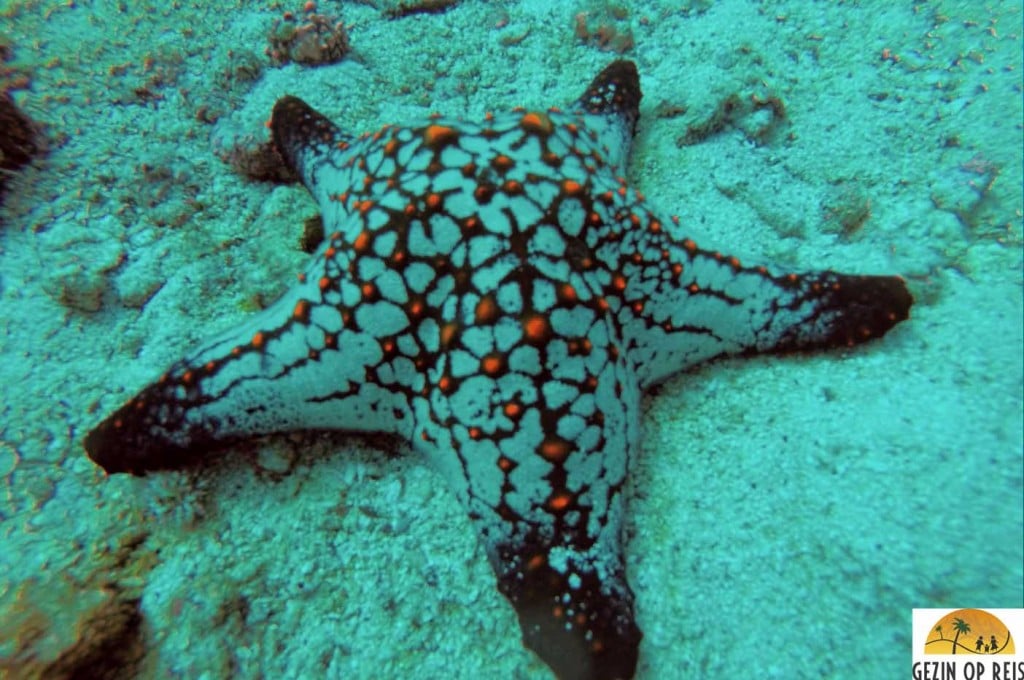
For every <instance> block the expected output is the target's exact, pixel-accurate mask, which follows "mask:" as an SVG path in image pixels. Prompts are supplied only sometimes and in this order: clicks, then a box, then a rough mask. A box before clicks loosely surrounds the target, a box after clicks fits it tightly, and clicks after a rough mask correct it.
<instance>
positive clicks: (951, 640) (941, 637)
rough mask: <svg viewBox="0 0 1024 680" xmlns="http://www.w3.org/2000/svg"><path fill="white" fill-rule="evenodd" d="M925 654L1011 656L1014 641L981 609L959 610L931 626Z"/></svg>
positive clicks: (1000, 622) (925, 645)
mask: <svg viewBox="0 0 1024 680" xmlns="http://www.w3.org/2000/svg"><path fill="white" fill-rule="evenodd" d="M924 653H925V654H1013V653H1014V649H1013V638H1011V637H1010V630H1009V628H1007V627H1006V626H1005V625H1003V622H1002V621H1000V620H999V619H998V618H996V617H995V616H993V615H992V614H989V613H988V612H987V611H985V610H984V609H958V610H956V611H955V612H950V613H949V614H946V615H945V616H943V617H942V618H941V619H939V620H938V621H937V622H936V624H935V625H934V626H932V629H931V632H929V633H928V639H927V640H926V641H925V643H924Z"/></svg>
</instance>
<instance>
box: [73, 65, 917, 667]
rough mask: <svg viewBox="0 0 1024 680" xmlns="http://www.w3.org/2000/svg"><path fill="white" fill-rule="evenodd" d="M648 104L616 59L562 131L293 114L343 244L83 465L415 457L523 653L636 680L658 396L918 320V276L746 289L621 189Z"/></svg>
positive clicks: (190, 364)
mask: <svg viewBox="0 0 1024 680" xmlns="http://www.w3.org/2000/svg"><path fill="white" fill-rule="evenodd" d="M640 98H641V92H640V82H639V76H638V74H637V69H636V66H635V65H634V64H633V63H632V62H628V61H616V62H613V63H612V64H610V65H609V66H608V67H607V68H605V69H604V70H603V71H602V72H601V73H600V74H599V75H598V76H597V77H596V78H595V79H594V81H593V82H592V83H591V85H590V86H589V87H588V88H587V89H586V91H585V92H584V93H583V95H582V96H581V97H580V98H579V100H577V101H576V102H575V103H574V104H573V105H572V106H570V107H568V108H567V109H566V110H564V111H562V110H559V109H549V110H547V111H540V110H525V109H515V110H512V111H510V112H507V113H504V114H500V115H490V114H489V115H487V116H486V117H485V118H484V120H482V121H481V122H477V123H472V122H466V121H462V120H458V119H453V118H442V117H440V116H431V117H430V118H429V119H427V120H424V121H422V122H421V123H419V124H418V125H413V126H408V127H398V126H385V127H384V128H382V129H380V130H379V131H377V132H375V133H373V134H368V135H363V136H361V137H358V138H356V137H352V136H350V135H348V134H346V133H345V132H343V131H342V130H341V129H339V128H338V127H337V126H335V125H334V124H333V123H331V122H330V121H329V120H327V118H325V117H324V116H322V115H321V114H319V113H317V112H316V111H314V110H313V109H312V108H310V107H309V106H308V105H307V104H305V103H304V102H303V101H302V100H300V99H298V98H296V97H292V96H286V97H283V98H282V99H280V100H279V101H278V102H277V103H276V104H275V106H274V110H273V114H272V117H271V122H270V128H271V136H272V140H273V144H274V146H275V147H276V149H277V151H278V153H279V154H280V155H281V157H282V158H283V159H284V162H285V163H286V164H287V166H289V167H290V168H291V169H292V170H294V172H295V174H296V175H297V176H298V177H300V178H301V180H302V182H303V183H304V184H305V186H306V188H307V189H308V190H309V191H310V193H311V194H312V195H313V197H314V198H315V199H316V201H317V202H318V203H319V207H320V210H321V213H322V218H323V223H324V225H325V226H326V230H327V231H329V232H331V233H330V235H329V237H327V238H326V239H325V241H324V243H323V244H322V245H321V247H320V248H319V250H318V251H317V252H316V253H315V254H314V255H313V257H312V259H311V262H310V264H309V267H308V269H307V270H306V271H305V273H304V274H302V275H300V277H299V283H298V284H297V285H295V286H294V287H293V288H292V289H291V290H289V291H287V292H286V293H284V295H283V296H282V297H281V298H280V299H279V300H278V301H277V302H276V303H275V304H273V305H271V306H270V307H269V308H267V309H266V310H264V311H262V312H260V313H258V314H256V315H253V316H252V317H250V318H249V319H248V320H246V321H245V322H243V323H242V324H241V325H240V326H239V327H237V328H235V329H233V330H230V331H228V332H227V333H224V334H222V335H220V336H218V337H215V338H213V339H212V340H210V341H209V342H208V343H206V344H205V345H204V346H202V347H201V348H200V349H198V350H196V351H194V352H192V353H191V354H190V355H189V356H187V357H186V358H185V359H183V360H181V361H179V362H177V363H175V364H174V365H173V366H171V367H170V368H169V369H168V370H167V372H166V373H164V374H163V376H162V377H160V378H159V379H158V380H157V381H156V382H155V383H153V384H152V385H150V386H149V387H147V388H145V389H144V390H143V391H142V392H141V393H139V394H138V395H137V396H136V397H134V398H133V399H131V400H130V401H129V402H128V403H126V404H125V405H124V406H123V407H121V408H120V409H119V410H117V411H116V412H115V413H113V414H112V415H110V416H109V417H108V418H107V419H106V420H104V421H103V422H102V423H101V424H100V425H98V426H97V427H96V428H95V429H94V430H93V431H92V432H90V434H89V435H88V436H87V437H86V439H85V448H86V450H87V452H88V455H89V456H90V458H92V460H93V461H95V462H96V463H98V464H99V465H100V466H101V467H102V468H103V469H104V470H106V471H107V472H108V473H115V472H128V473H132V474H136V475H140V474H145V473H147V472H148V471H151V470H159V469H171V468H178V467H181V466H183V465H185V464H187V463H193V462H195V461H196V460H197V459H200V458H202V457H204V456H208V455H211V451H212V450H214V449H216V448H223V447H224V445H225V444H227V443H229V442H231V441H236V440H238V439H239V438H244V437H251V436H255V435H262V434H269V433H277V432H285V431H291V430H299V429H336V430H347V431H356V432H385V433H391V434H394V435H398V436H400V437H402V438H404V439H405V440H408V441H409V442H411V444H412V447H413V448H414V449H415V450H417V451H419V452H420V453H422V454H423V456H425V458H426V459H427V460H428V461H429V462H430V463H431V464H432V465H433V466H434V467H435V468H436V469H437V470H439V471H440V472H441V473H442V474H443V475H444V477H445V478H446V479H447V481H448V483H449V484H450V486H451V488H452V490H453V491H454V493H455V495H456V496H457V497H458V499H459V501H461V503H462V505H463V506H464V508H465V510H466V512H467V513H468V514H469V517H470V518H471V520H472V523H473V525H474V526H475V529H476V531H477V533H478V535H479V538H480V540H481V542H482V544H483V546H484V547H485V549H486V553H487V556H488V559H489V560H490V563H491V565H492V566H493V568H494V571H495V573H496V575H497V580H498V587H499V589H500V590H501V592H502V593H503V594H504V595H505V596H506V597H507V598H508V599H509V600H510V601H511V603H512V605H513V607H514V608H515V610H516V613H517V615H518V618H519V622H520V626H521V628H522V632H523V641H524V644H525V645H527V646H528V647H529V648H531V649H533V650H534V651H535V652H536V653H537V654H538V655H539V656H540V657H541V658H542V659H543V660H544V661H545V662H546V663H547V664H548V665H549V666H550V667H551V668H552V669H553V670H554V672H555V673H556V675H558V676H559V677H560V678H574V679H575V678H578V679H588V680H589V679H604V678H629V677H632V676H633V673H634V671H635V667H636V663H637V656H638V650H639V644H640V640H641V637H642V633H641V632H640V629H639V628H638V626H637V624H636V622H635V620H634V596H633V592H632V591H631V589H630V587H629V584H628V583H627V581H626V575H625V567H624V560H623V545H622V537H621V526H622V518H623V512H624V501H623V494H622V489H623V485H624V483H625V480H626V475H627V473H628V471H629V468H630V462H631V460H632V459H633V457H634V456H635V455H636V453H637V450H638V444H639V441H640V398H641V395H642V394H643V392H644V390H646V389H648V388H649V387H651V386H652V385H654V384H656V383H657V382H659V381H661V380H663V379H665V378H666V377H668V376H670V375H672V374H674V373H678V372H680V371H683V370H686V369H688V368H690V367H692V366H694V365H696V364H698V363H701V362H704V361H707V360H709V359H712V358H714V357H718V356H722V355H736V354H751V353H757V352H774V353H781V352H790V351H798V350H810V349H815V348H842V347H848V346H852V345H854V344H857V343H860V342H863V341H866V340H869V339H871V338H877V337H880V336H882V335H883V334H885V333H886V332H887V331H888V330H889V329H890V328H892V327H893V326H894V325H895V324H897V323H899V322H900V321H902V320H904V319H906V318H907V317H908V314H909V309H910V306H911V304H912V298H911V296H910V294H909V293H908V291H907V288H906V285H905V283H904V281H903V279H902V278H900V277H897V276H860V275H850V274H840V273H835V272H832V271H819V272H806V273H783V272H778V271H776V270H773V269H769V268H767V267H763V266H745V265H743V264H741V263H740V261H739V260H738V259H736V258H735V257H729V256H726V255H723V254H721V253H718V252H714V251H711V250H705V249H702V248H701V247H699V246H698V245H697V244H696V243H695V242H694V241H693V240H692V239H690V238H686V237H682V236H680V235H679V234H677V233H676V231H677V229H676V227H675V225H672V224H671V221H670V220H667V219H665V218H664V217H662V216H661V214H660V213H659V212H658V211H657V210H656V209H655V208H654V207H652V206H651V205H650V204H649V203H648V202H647V201H646V199H645V198H644V197H643V195H642V194H641V193H640V192H639V191H637V190H636V189H634V188H632V187H631V186H630V185H629V184H628V183H627V182H626V180H625V179H623V176H624V175H625V167H626V163H627V161H628V156H629V151H630V145H631V142H632V138H633V135H634V132H635V129H636V125H637V120H638V117H639V104H640Z"/></svg>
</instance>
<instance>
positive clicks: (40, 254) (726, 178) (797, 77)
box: [0, 0, 1024, 678]
mask: <svg viewBox="0 0 1024 680" xmlns="http://www.w3.org/2000/svg"><path fill="white" fill-rule="evenodd" d="M180 4H181V6H180V7H176V8H173V9H172V8H170V7H168V6H167V5H166V4H165V3H152V4H149V3H144V4H137V6H132V7H130V8H129V7H128V6H127V4H126V5H125V6H124V8H119V6H118V5H117V4H116V3H95V4H91V3H85V2H74V3H43V2H27V3H22V2H5V3H2V4H0V7H2V8H3V9H2V13H0V37H2V40H3V42H4V43H5V44H8V45H10V46H11V50H10V51H11V54H12V56H11V59H10V60H9V61H7V62H6V64H5V65H4V66H3V68H2V69H0V74H2V77H3V81H2V82H4V83H5V87H8V86H9V84H10V83H15V84H16V85H17V88H16V89H15V90H14V91H13V95H14V98H15V100H16V101H17V102H18V103H19V105H21V106H22V108H23V109H24V110H25V111H26V112H28V113H29V115H31V116H32V117H33V118H35V119H36V120H38V121H41V122H43V123H45V124H46V135H47V138H48V140H49V146H50V151H49V153H48V154H47V155H45V156H44V157H42V158H39V159H38V160H36V161H35V162H34V163H33V164H32V165H31V166H29V167H27V168H25V169H24V170H22V171H21V172H19V173H18V174H17V175H16V176H14V177H12V178H11V179H10V180H9V181H8V183H7V184H8V186H7V193H6V196H5V202H4V205H3V207H2V208H0V224H2V226H0V258H2V260H0V320H2V323H3V329H2V333H0V350H2V355H0V356H2V360H0V385H2V386H3V387H2V389H3V396H4V398H3V401H2V406H0V474H2V475H3V493H2V494H0V520H2V524H0V537H2V542H0V675H4V676H9V677H12V678H20V677H70V676H72V675H74V674H75V673H76V672H78V673H80V674H81V673H92V674H95V673H96V672H98V670H99V669H117V670H116V672H115V675H114V676H113V677H117V676H120V677H131V676H132V675H138V676H139V677H182V678H193V677H209V678H219V677H259V676H261V675H263V676H274V677H338V678H341V677H344V678H380V677H386V678H390V677H404V678H436V677H455V678H477V677H495V678H505V677H508V678H544V677H550V671H548V669H547V667H546V666H545V665H544V664H543V663H542V662H541V661H539V660H538V659H537V658H536V657H535V656H534V655H533V654H532V653H530V652H528V651H526V650H524V649H523V648H522V646H521V644H520V632H519V628H518V625H517V623H516V618H515V613H514V612H513V610H512V608H511V606H509V604H508V603H507V602H506V601H505V600H504V598H502V597H501V595H500V594H499V593H498V591H497V590H496V589H495V588H494V576H493V573H492V572H491V569H490V567H489V565H488V563H487V560H486V557H485V555H484V553H483V551H482V549H481V548H480V547H479V546H478V545H477V543H476V540H475V538H474V536H473V532H472V528H471V526H470V524H469V522H468V520H467V519H466V518H465V516H464V514H463V512H462V510H461V509H460V508H459V506H458V504H457V502H456V499H455V497H454V495H453V494H452V493H451V492H450V491H449V490H448V489H447V488H446V487H445V484H444V482H443V481H442V479H441V478H440V477H439V476H438V475H436V474H435V473H434V472H432V471H431V470H429V469H428V468H426V467H425V466H423V465H421V464H420V463H419V462H417V461H416V460H415V458H414V457H413V456H411V455H407V454H406V452H405V451H404V449H402V448H398V449H397V450H396V449H395V447H394V445H393V444H392V443H390V442H382V441H374V440H369V441H367V440H360V439H354V438H346V437H343V436H315V435H296V436H291V437H278V438H268V439H263V440H259V441H256V442H248V443H243V444H240V445H238V446H236V447H235V448H233V449H229V450H228V451H226V452H225V454H224V455H223V456H222V457H221V458H220V459H218V460H216V461H211V462H210V463H209V464H208V465H204V466H201V467H199V468H197V469H195V470H191V471H189V472H185V473H164V474H157V475H152V476H150V477H147V478H142V479H137V478H128V477H126V476H124V475H116V476H111V477H109V478H108V477H106V476H105V475H104V474H103V473H102V471H101V470H100V469H99V468H97V467H96V466H95V465H94V464H93V463H92V462H91V461H89V460H88V459H87V458H86V457H85V455H84V452H83V450H82V445H81V441H82V438H83V437H84V435H85V434H86V433H87V432H88V431H89V430H90V429H91V428H92V427H94V426H95V425H96V424H97V423H98V422H99V421H100V420H101V419H102V418H104V417H105V416H106V415H108V414H109V413H110V412H111V411H113V410H114V409H115V408H117V407H118V406H119V405H120V404H121V403H123V402H124V401H125V400H126V399H128V398H129V397H131V396H132V395H133V394H134V393H135V392H137V391H138V390H139V389H140V388H142V387H143V386H145V385H146V384H148V383H149V382H150V381H152V380H153V379H155V378H156V377H157V376H159V375H160V373H161V372H162V371H163V370H164V369H165V368H166V367H167V365H169V364H170V363H171V362H173V361H175V360H177V359H178V358H180V357H181V356H182V355H183V354H184V353H186V352H187V351H189V349H190V348H192V347H194V346H195V345H196V343H198V342H201V341H202V340H203V339H204V338H206V337H208V336H209V335H210V334H211V333H213V332H216V331H218V330H222V329H225V328H230V327H231V326H233V325H235V324H237V323H238V322H239V321H240V320H242V319H244V318H245V317H246V316H247V315H249V314H251V313H252V312H253V311H254V310H255V309H258V308H260V307H261V306H263V305H264V304H266V302H268V301H270V300H273V299H274V298H275V297H276V296H277V295H279V294H280V293H281V292H282V291H283V290H285V288H286V287H287V286H288V285H290V284H291V282H292V281H294V278H293V277H294V276H295V273H296V272H298V271H301V270H302V269H303V267H304V263H305V262H306V260H307V258H308V256H307V255H306V254H305V253H303V252H302V250H301V249H300V248H299V240H300V237H301V234H302V230H303V223H304V221H305V220H307V219H308V218H311V217H314V216H315V215H316V211H317V209H316V206H315V204H314V203H313V202H312V200H310V198H309V197H308V194H307V192H306V191H305V190H304V189H303V188H301V187H300V186H298V185H278V184H272V183H268V182H263V181H254V180H252V179H249V178H247V177H245V176H243V175H241V174H239V173H237V172H236V171H235V170H234V169H233V167H232V165H231V163H230V162H226V161H225V159H227V161H235V162H236V167H237V166H238V163H237V161H238V159H239V156H240V152H239V151H238V150H239V149H241V150H245V149H251V148H254V147H255V146H256V145H257V144H258V143H259V142H260V141H261V140H263V139H265V138H266V137H265V136H266V131H265V128H264V126H263V124H264V121H266V119H267V118H268V116H269V111H270V109H271V107H272V105H273V102H274V101H275V100H276V99H277V98H278V97H280V96H282V95H283V94H285V93H291V94H295V95H298V96H301V97H302V98H304V99H306V100H307V101H309V102H310V103H311V104H312V105H314V106H315V107H317V108H318V109H319V110H321V111H323V112H325V113H326V114H327V115H329V116H330V117H331V118H332V119H333V120H335V121H337V122H338V123H339V124H341V125H343V126H347V127H348V128H350V129H351V130H352V131H353V132H363V131H373V130H376V129H378V128H379V127H380V126H381V125H382V124H384V123H388V122H395V123H402V122H403V121H406V120H412V119H418V118H419V117H421V116H423V115H425V114H427V113H430V112H432V111H438V112H443V113H448V114H453V115H463V116H465V117H466V118H480V117H482V116H483V115H484V114H485V113H486V112H487V111H491V110H503V109H508V108H511V107H513V106H517V105H524V106H537V107H547V106H552V105H567V104H569V103H571V102H572V101H573V100H574V99H575V98H576V97H577V96H579V93H580V92H581V91H582V89H583V88H584V87H585V86H586V84H587V83H588V82H589V81H590V79H591V78H592V77H593V75H594V74H596V73H597V72H598V71H599V70H600V69H601V68H602V67H603V66H604V65H605V64H607V63H608V62H609V61H610V60H612V59H613V58H615V57H616V56H618V53H616V52H612V51H608V50H607V49H602V48H607V47H615V48H626V51H625V53H624V56H625V57H627V58H630V59H633V60H635V61H636V62H637V64H638V67H639V70H640V74H641V84H642V87H643V91H644V99H643V102H642V105H641V121H640V128H639V131H638V137H637V140H636V142H635V145H634V152H633V160H632V163H631V170H630V180H631V181H632V182H633V183H635V184H636V185H637V186H638V187H639V188H641V189H642V190H643V191H644V193H645V194H646V195H647V196H648V197H650V198H651V199H652V200H653V201H654V202H656V203H657V204H658V205H659V206H661V207H662V208H663V209H664V210H665V211H667V212H668V213H670V214H676V215H678V216H679V221H680V225H679V227H677V229H678V231H679V233H680V235H686V236H689V235H693V234H698V235H703V236H702V238H701V243H702V244H703V243H714V244H717V245H718V246H719V247H721V248H722V249H723V251H725V252H728V253H731V254H736V255H737V256H739V257H740V258H741V259H742V260H743V261H744V262H748V261H749V262H756V261H765V262H774V263H778V264H781V265H784V266H791V267H808V268H812V267H829V268H835V269H838V270H842V271H851V272H863V273H898V274H901V275H902V276H904V277H905V278H906V279H907V281H908V284H909V285H910V287H911V289H912V291H913V293H914V295H915V297H916V300H917V302H916V304H915V306H914V308H913V310H912V318H911V319H910V321H909V322H906V323H904V324H902V325H900V326H899V327H897V328H896V329H895V330H893V331H892V332H891V333H890V334H889V335H888V336H886V337H885V338H884V339H883V340H881V341H879V342H876V343H873V344H870V345H865V346H862V347H858V348H856V349H853V350H850V351H840V352H830V353H824V354H815V355H808V356H790V357H785V358H779V359H776V358H771V357H762V358H756V359H747V360H739V359H737V360H730V361H723V362H718V363H715V364H713V365H710V366H706V367H703V368H701V369H699V370H697V371H694V372H691V373H688V374H686V375H682V376H679V377H676V378H674V379H672V380H671V381H669V382H668V383H666V384H665V385H663V386H661V387H660V388H658V390H657V391H656V393H655V394H653V395H651V396H650V397H649V398H648V399H646V400H645V402H644V410H643V428H644V447H643V451H642V454H641V455H640V457H639V460H638V461H637V463H636V464H635V465H634V468H633V470H632V474H631V482H630V487H629V488H628V489H627V498H628V504H629V519H628V521H627V524H626V536H627V541H628V547H627V563H628V564H627V567H628V572H629V578H630V582H631V583H632V586H633V589H634V590H635V592H636V597H637V603H636V607H637V619H638V623H639V625H640V627H641V628H642V629H643V630H644V633H645V637H644V641H643V643H642V645H641V650H640V663H639V666H638V670H637V677H638V678H671V677H678V676H681V675H695V676H698V677H700V676H703V677H721V676H729V675H738V674H740V673H748V672H758V673H759V674H761V675H765V676H767V677H786V678H790V677H821V676H823V675H831V676H835V677H889V676H893V675H896V674H903V673H906V672H907V668H908V666H909V660H910V609H911V608H912V607H947V606H948V607H972V606H980V607H1020V606H1022V605H1024V601H1022V599H1024V585H1022V582H1024V573H1022V564H1024V545H1022V544H1024V518H1022V513H1024V500H1022V474H1024V473H1022V448H1024V444H1022V430H1024V423H1022V378H1024V367H1022V361H1024V360H1022V355H1024V340H1022V327H1024V313H1022V297H1021V254H1022V249H1021V244H1022V233H1024V230H1022V217H1021V215H1022V209H1024V200H1022V195H1021V189H1020V187H1021V184H1022V177H1021V174H1022V159H1021V148H1022V110H1021V73H1022V72H1024V69H1022V64H1021V36H1022V28H1021V17H1022V15H1021V4H1020V3H1019V2H1016V3H1012V2H1004V3H993V4H989V5H987V6H986V7H985V8H983V9H980V8H978V7H977V3H967V2H963V3H953V2H933V3H917V4H914V5H909V6H906V7H904V6H903V3H883V2H861V3H845V4H841V5H839V4H834V3H828V4H825V3H814V4H812V3H802V2H792V3H782V2H780V3H772V4H770V5H767V4H761V3H747V2H738V1H732V2H718V3H709V2H696V1H695V2H682V3H680V2H654V1H652V2H643V3H640V2H637V3H629V4H628V5H627V4H626V3H622V4H621V5H616V4H615V3H600V2H566V3H562V4H557V5H554V4H553V3H541V2H520V3H512V2H508V3H500V4H497V3H483V2H469V1H465V0H464V1H463V2H460V3H457V4H456V5H455V6H454V7H452V8H451V9H449V10H448V11H446V12H443V13H437V14H413V15H408V16H400V17H397V18H393V17H392V16H390V15H389V13H388V11H387V10H388V8H393V7H394V6H395V4H396V3H393V2H384V1H380V2H376V3H354V2H353V3H349V2H345V3H337V2H320V3H319V8H318V11H319V12H321V13H323V14H324V15H330V16H331V17H338V16H340V18H341V19H342V20H343V21H344V24H345V25H346V27H347V33H348V37H349V41H350V43H351V48H352V51H351V52H350V53H349V54H347V55H346V56H345V58H344V59H342V60H341V61H339V62H337V63H335V64H330V65H320V66H309V65H303V64H297V63H288V64H280V63H277V62H275V61H274V60H273V59H272V58H271V56H268V55H267V54H266V51H267V50H268V49H273V47H274V46H273V45H272V44H271V41H270V40H269V39H268V35H269V34H270V33H271V32H277V31H280V26H278V27H277V28H274V26H275V21H276V20H277V19H279V17H280V16H281V14H282V12H284V11H285V10H291V11H293V12H295V13H296V14H298V15H300V16H301V15H302V12H301V3H295V5H294V6H292V5H287V4H279V3H261V4H257V3H218V4H216V5H211V6H209V7H208V8H197V7H194V6H193V3H180ZM581 12H586V13H587V14H586V17H585V19H584V21H585V23H586V31H585V32H586V34H587V35H586V37H583V36H582V33H584V31H582V30H581V29H580V25H579V22H580V20H579V19H578V18H577V15H578V14H579V13H581ZM606 39H607V40H606ZM605 42H607V44H603V43H605ZM630 43H633V44H632V46H630ZM731 95H738V96H739V97H741V99H742V100H743V101H753V99H752V98H757V100H758V101H761V102H774V103H775V104H772V105H768V106H761V107H756V108H754V109H752V110H749V111H747V112H746V113H745V114H743V115H741V116H738V117H736V118H735V119H734V120H732V121H730V122H728V123H726V124H724V125H722V126H721V128H720V129H717V130H715V131H707V126H706V125H704V124H706V123H707V121H709V120H711V119H713V118H714V117H715V113H716V111H719V110H720V107H721V105H722V104H723V102H725V101H727V100H728V99H729V97H730V96H731ZM780 105H781V106H780ZM700 129H704V130H705V133H702V134H698V135H696V138H695V135H694V132H693V131H694V130H700ZM673 228H676V227H673ZM396 454H397V455H396ZM112 672H113V671H112Z"/></svg>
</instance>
